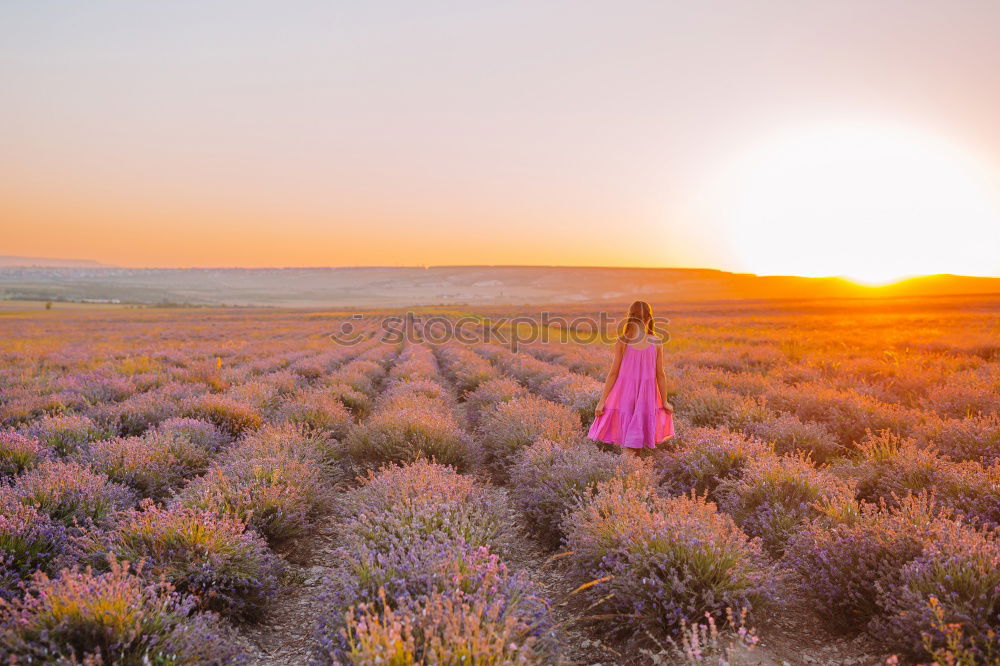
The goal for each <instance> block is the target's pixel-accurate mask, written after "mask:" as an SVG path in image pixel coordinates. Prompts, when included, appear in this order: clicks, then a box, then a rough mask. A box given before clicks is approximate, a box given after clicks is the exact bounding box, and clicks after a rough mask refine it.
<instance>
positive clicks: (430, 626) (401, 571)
mask: <svg viewBox="0 0 1000 666" xmlns="http://www.w3.org/2000/svg"><path fill="white" fill-rule="evenodd" d="M479 369H482V368H481V366H480V368H479ZM468 371H469V372H475V368H471V367H470V368H468ZM462 421H463V419H462V417H461V414H460V412H459V411H458V405H457V403H456V402H455V399H454V396H453V394H452V392H451V391H450V389H449V387H448V385H447V382H446V381H445V379H444V378H443V377H442V376H441V374H440V373H439V371H438V368H437V363H436V361H435V358H434V356H433V355H432V354H431V352H430V351H429V350H428V349H427V348H426V347H424V346H422V345H413V344H411V345H408V346H407V347H405V348H404V350H403V351H402V353H401V354H400V357H399V359H398V362H397V363H396V365H394V366H393V368H392V369H391V371H390V373H389V383H388V384H387V386H386V388H385V390H384V391H383V392H382V394H381V395H380V397H379V399H378V400H377V402H376V405H375V408H374V410H373V413H372V415H371V416H370V417H369V418H368V419H367V420H366V421H363V422H361V423H359V424H358V425H357V426H355V428H354V429H353V430H352V431H351V432H350V433H349V435H348V437H347V440H346V445H345V450H344V452H345V454H346V455H347V456H348V457H349V458H350V459H351V460H352V461H353V462H354V464H355V465H357V466H358V467H359V468H361V469H367V473H366V475H365V476H363V477H362V480H361V483H360V485H359V486H358V487H357V488H356V489H354V490H352V491H349V492H347V493H345V494H344V495H342V496H341V497H340V501H339V502H338V506H337V513H338V515H339V516H340V518H341V522H340V523H339V524H338V528H337V529H338V536H339V539H338V544H339V545H338V549H337V553H336V556H335V557H334V560H335V561H336V562H337V563H338V565H337V568H336V570H335V571H334V572H333V574H332V575H330V576H329V578H328V581H327V583H326V588H325V594H324V600H325V608H326V611H325V612H324V614H323V615H322V616H321V617H320V626H319V630H318V635H317V645H316V650H315V654H314V661H315V662H316V663H318V664H428V665H429V664H458V663H490V664H500V663H503V664H548V663H553V661H554V660H555V657H556V649H557V644H556V643H555V641H554V639H553V637H552V634H551V624H552V621H551V618H550V613H549V607H548V604H547V602H546V601H545V600H544V599H543V598H541V597H540V596H539V594H538V592H537V588H536V586H535V585H534V584H533V583H532V581H531V580H530V579H529V578H527V577H526V576H525V575H523V573H518V572H514V571H512V570H511V569H510V568H509V567H508V566H507V564H506V563H505V561H504V556H505V553H506V552H507V551H508V550H509V548H510V547H511V544H513V543H514V542H515V540H516V538H517V534H518V529H517V525H516V521H515V515H514V511H513V509H512V508H511V505H510V500H509V498H508V496H507V493H506V491H504V490H503V489H501V488H497V487H495V486H493V485H491V484H489V483H488V482H487V481H485V480H484V479H478V478H475V477H473V476H470V475H467V474H463V473H461V470H467V469H468V468H469V467H470V466H471V465H473V464H474V461H475V458H476V456H475V452H474V450H473V446H472V440H471V439H470V438H469V437H468V436H467V434H466V433H465V431H464V429H463V427H462ZM430 459H434V460H435V461H436V462H429V460H430ZM376 470H377V471H376Z"/></svg>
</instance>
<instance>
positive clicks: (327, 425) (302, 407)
mask: <svg viewBox="0 0 1000 666" xmlns="http://www.w3.org/2000/svg"><path fill="white" fill-rule="evenodd" d="M278 418H280V419H281V420H283V421H285V422H286V423H293V424H296V425H300V426H303V427H306V428H310V429H312V430H317V431H320V432H323V433H326V434H327V435H329V436H330V437H335V438H337V439H341V438H343V437H344V436H345V435H346V434H347V431H348V430H349V429H350V427H351V425H352V424H353V419H352V418H351V414H350V412H348V411H347V408H346V407H345V406H344V403H343V402H341V401H340V399H339V398H338V397H337V396H336V395H333V394H330V393H328V392H325V391H308V392H305V393H300V394H298V395H293V396H292V397H291V398H289V399H288V401H287V402H285V403H284V404H283V405H282V406H281V408H280V409H279V410H278Z"/></svg>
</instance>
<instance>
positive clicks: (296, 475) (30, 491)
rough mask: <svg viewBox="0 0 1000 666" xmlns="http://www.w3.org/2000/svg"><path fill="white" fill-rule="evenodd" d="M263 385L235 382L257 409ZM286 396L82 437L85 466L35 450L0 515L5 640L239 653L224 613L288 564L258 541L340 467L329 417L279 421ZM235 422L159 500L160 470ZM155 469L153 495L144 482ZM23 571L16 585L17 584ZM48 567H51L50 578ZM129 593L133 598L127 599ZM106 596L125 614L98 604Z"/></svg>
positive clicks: (191, 656) (94, 652)
mask: <svg viewBox="0 0 1000 666" xmlns="http://www.w3.org/2000/svg"><path fill="white" fill-rule="evenodd" d="M373 351H376V350H373ZM336 365H340V363H339V362H338V363H337V364H336ZM349 365H350V364H349ZM349 365H348V366H347V367H349ZM345 369H346V368H345ZM313 379H314V380H315V379H319V377H314V378H313ZM269 386H271V385H270V384H260V385H258V386H252V387H246V386H244V387H234V388H237V389H243V390H244V391H245V392H246V393H245V396H244V399H245V400H246V403H244V404H243V405H241V407H242V406H251V407H252V408H253V409H258V410H261V412H263V411H264V409H265V406H264V405H263V404H261V403H260V402H257V403H254V402H252V401H251V400H250V398H252V397H260V396H266V397H271V396H273V395H274V394H273V393H271V392H270V391H267V390H262V389H261V387H269ZM291 396H292V394H291V393H290V394H289V398H288V399H287V400H285V401H283V402H284V403H285V404H286V405H287V404H288V403H290V402H293V401H294V400H295V398H294V397H291ZM281 405H282V402H280V401H279V402H276V403H274V407H275V408H274V409H271V410H268V412H267V413H268V417H269V418H271V419H273V421H274V422H273V423H267V424H265V425H264V426H263V427H257V424H255V423H249V424H247V425H246V427H245V428H241V429H239V430H235V429H232V428H225V427H219V425H223V424H227V423H229V424H232V423H236V422H244V419H242V418H238V417H237V416H235V415H234V413H233V410H227V409H219V410H216V411H215V412H212V413H211V414H205V415H203V416H206V417H207V418H210V419H211V421H213V422H215V423H211V422H208V421H197V420H193V419H172V420H171V419H168V420H166V421H164V422H163V423H161V424H160V425H158V426H156V427H155V428H153V429H151V430H149V431H147V432H146V433H145V434H143V435H142V436H139V437H132V438H118V439H112V440H103V441H98V442H96V443H92V444H87V445H85V448H82V449H81V450H79V451H77V452H74V453H73V454H71V455H70V456H69V457H70V458H73V457H75V456H76V455H78V454H80V455H82V456H84V458H82V459H83V460H85V462H86V463H87V464H86V465H85V464H83V463H82V462H76V461H73V460H70V461H68V462H67V461H63V460H53V461H42V462H41V463H40V464H39V466H38V467H37V469H34V470H31V471H29V472H27V473H24V474H22V475H21V476H19V477H17V478H16V479H15V480H14V482H13V484H12V485H11V486H10V491H9V496H8V495H5V497H7V499H5V500H4V501H5V502H6V504H5V508H6V510H5V511H3V512H0V515H2V518H0V520H2V522H3V524H2V525H0V533H6V534H7V535H8V537H9V538H7V539H4V540H2V543H5V544H8V545H9V544H13V545H14V546H15V550H14V551H10V550H9V549H7V551H8V552H7V553H6V555H5V560H4V569H3V571H4V574H5V575H4V579H5V580H7V581H8V582H9V583H11V585H9V586H8V587H7V589H8V590H10V592H9V593H8V596H10V597H12V601H11V602H10V603H9V604H8V605H7V606H6V607H4V612H3V618H2V626H3V631H4V638H5V640H4V642H3V644H4V645H5V648H4V649H5V650H10V653H11V654H13V655H20V656H22V657H25V658H31V655H39V654H49V655H62V657H63V658H67V659H88V658H97V657H98V656H99V658H101V659H104V660H105V661H106V662H107V661H108V660H111V661H114V662H115V663H119V662H120V663H146V661H150V660H151V661H156V663H241V662H242V661H243V660H244V658H243V656H242V654H241V653H240V651H239V650H238V649H237V648H236V647H235V643H234V640H233V636H232V631H231V629H230V628H229V627H228V625H225V624H223V623H221V621H220V619H219V618H220V616H225V617H228V618H230V619H233V620H239V621H245V620H253V619H256V618H257V617H259V615H260V614H261V612H262V610H263V609H264V608H265V606H266V604H267V603H268V602H269V601H270V600H271V599H272V598H273V596H274V594H275V593H276V591H277V590H278V589H279V587H280V585H281V583H280V579H281V576H282V574H283V569H284V564H283V561H282V560H281V558H280V557H279V556H277V555H276V554H275V553H274V552H273V551H272V550H270V549H269V548H268V543H271V544H273V545H280V544H281V543H282V542H283V541H284V540H287V539H288V538H291V537H292V536H294V535H297V534H301V533H303V532H304V531H305V530H307V529H308V527H309V524H310V520H311V519H313V517H314V516H315V515H316V514H317V512H318V511H319V509H321V508H322V505H323V503H324V502H325V501H326V499H327V498H326V495H327V490H328V485H329V478H324V477H323V472H324V471H331V470H334V469H335V464H336V462H337V454H338V451H339V446H338V444H337V439H336V432H335V429H330V428H328V427H326V426H327V421H325V420H320V422H317V421H315V420H311V421H306V422H303V421H297V420H295V419H292V418H288V417H287V411H286V410H285V409H281V408H280V407H281ZM223 406H224V407H229V406H230V405H223ZM339 410H340V411H339V412H338V413H343V414H346V413H347V412H346V407H345V406H343V405H341V406H340V408H339ZM244 413H245V412H244ZM215 424H219V425H215ZM234 435H238V436H239V441H237V442H236V443H234V444H231V445H228V447H227V448H225V450H224V451H223V452H222V454H221V457H220V458H219V459H218V461H217V462H215V463H214V464H212V466H211V468H210V469H208V470H207V472H206V473H205V474H204V475H203V476H201V477H198V478H196V479H195V480H194V481H193V482H191V483H189V484H188V485H187V486H185V487H184V488H183V489H182V490H181V491H180V492H179V493H176V494H171V495H170V497H169V498H167V497H163V495H166V494H167V493H168V492H169V491H171V490H172V488H170V487H169V485H170V484H168V483H166V482H165V480H166V479H172V478H175V477H174V476H173V475H171V474H170V473H169V472H170V471H171V467H170V464H172V463H171V461H174V462H176V460H178V459H179V460H182V461H184V462H186V463H188V464H189V467H188V471H189V472H196V471H200V470H204V468H205V467H207V466H208V464H209V461H210V458H211V457H212V454H213V453H214V451H215V450H217V449H218V447H220V446H222V445H223V444H224V442H226V441H227V440H229V439H230V438H232V437H233V436H234ZM7 438H8V439H12V438H13V436H12V435H11V434H10V433H8V435H7ZM20 440H23V437H20V436H19V441H18V444H22V443H23V442H22V441H20ZM23 448H24V447H23V446H21V449H23ZM144 454H147V455H145V457H144ZM57 456H58V453H54V454H53V456H52V457H57ZM199 468H200V469H199ZM189 475H190V474H189ZM189 475H184V474H179V475H177V477H176V478H177V479H178V481H180V480H182V479H183V478H184V477H185V476H189ZM112 476H114V477H116V478H117V477H119V476H121V477H122V479H123V482H124V483H121V484H120V483H116V482H114V481H113V480H112V479H111V477H112ZM151 482H156V483H157V484H160V485H159V486H158V487H157V488H156V489H153V490H158V491H162V495H161V493H160V492H154V493H144V492H143V489H144V488H145V487H146V486H147V485H148V484H149V483H151ZM125 484H127V485H125ZM145 489H146V490H150V488H145ZM142 494H146V495H147V497H154V496H157V497H159V498H160V499H166V506H158V505H157V504H155V503H154V502H153V500H152V499H145V500H143V502H142V503H141V504H140V505H139V506H138V507H135V501H136V499H137V498H138V497H139V496H140V495H142ZM18 545H22V546H23V547H22V548H20V549H17V548H16V547H17V546H18ZM32 558H34V561H32ZM119 562H120V563H119ZM128 562H134V563H137V564H136V565H135V566H131V565H129V564H128ZM82 565H87V569H85V570H81V569H79V568H77V567H79V566H82ZM66 566H72V567H73V568H63V567H66ZM33 570H38V572H37V573H34V575H33V577H32V578H31V580H30V582H29V583H28V585H27V586H26V587H25V589H24V592H23V594H17V593H16V591H15V590H14V589H13V588H14V585H13V584H15V583H16V582H17V579H19V578H22V577H24V576H25V575H28V574H30V573H31V572H32V571H33ZM56 570H58V571H59V575H58V576H57V577H56V578H54V579H52V578H49V577H48V575H46V571H48V572H49V574H51V573H54V572H55V571H56ZM153 581H156V582H155V583H154V582H153ZM130 595H131V596H130ZM124 597H128V598H129V599H131V600H132V603H135V604H138V605H137V606H136V607H134V608H132V607H130V606H129V605H127V604H125V605H123V604H122V600H123V598H124ZM109 607H110V608H118V609H119V612H121V613H128V615H125V616H118V615H115V614H111V615H109V614H108V612H107V610H102V609H106V608H109ZM43 621H44V622H45V623H46V624H45V625H44V627H43V628H42V629H39V627H40V626H41V625H39V622H43ZM102 627H104V628H102ZM70 636H72V639H70V638H69V637H70Z"/></svg>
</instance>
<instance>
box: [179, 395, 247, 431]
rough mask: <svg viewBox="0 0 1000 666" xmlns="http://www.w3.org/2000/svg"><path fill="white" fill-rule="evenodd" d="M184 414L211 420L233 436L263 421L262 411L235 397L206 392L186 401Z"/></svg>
mask: <svg viewBox="0 0 1000 666" xmlns="http://www.w3.org/2000/svg"><path fill="white" fill-rule="evenodd" d="M182 412H183V415H184V416H190V417H194V418H198V419H204V420H206V421H211V422H212V423H214V424H215V425H217V426H218V427H219V428H221V429H222V430H223V431H225V432H226V433H228V434H229V435H230V436H232V437H238V436H239V435H241V434H243V433H244V432H247V431H249V430H254V429H256V428H259V427H260V426H261V424H262V423H263V418H262V417H261V414H260V412H259V411H258V410H257V409H255V408H254V407H251V406H250V405H248V404H246V403H243V402H239V401H238V400H235V399H233V398H227V397H224V396H221V395H215V394H212V393H206V394H204V395H201V396H200V397H197V398H192V399H190V400H188V401H186V402H185V404H184V407H183V410H182Z"/></svg>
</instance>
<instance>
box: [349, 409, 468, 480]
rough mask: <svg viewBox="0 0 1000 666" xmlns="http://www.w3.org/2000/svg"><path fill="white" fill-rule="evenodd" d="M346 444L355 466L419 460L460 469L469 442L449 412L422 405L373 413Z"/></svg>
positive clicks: (357, 428)
mask: <svg viewBox="0 0 1000 666" xmlns="http://www.w3.org/2000/svg"><path fill="white" fill-rule="evenodd" d="M345 444H346V447H347V451H348V452H349V453H350V455H351V457H352V458H353V459H354V460H355V461H356V462H358V463H360V464H362V465H365V466H369V467H370V466H378V465H381V464H385V463H388V462H404V463H405V462H412V461H415V460H418V459H420V458H430V459H433V460H435V461H437V462H440V463H443V464H448V465H455V466H456V467H458V468H459V469H465V468H466V467H468V465H469V463H470V451H469V442H468V440H467V438H466V436H465V433H464V432H462V429H461V428H460V427H459V425H458V423H457V421H456V420H455V418H454V417H453V416H452V414H451V413H450V411H449V410H446V409H442V408H436V409H435V408H431V407H430V406H429V405H427V403H426V402H424V401H420V402H418V403H417V404H411V405H409V406H396V407H393V406H387V407H385V408H384V409H380V410H378V411H376V412H375V413H374V414H373V415H372V416H371V417H369V418H368V420H367V421H365V422H364V423H361V424H359V425H358V426H357V427H355V428H354V429H353V430H352V431H351V432H350V434H349V435H348V436H347V440H346V442H345Z"/></svg>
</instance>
